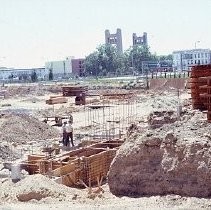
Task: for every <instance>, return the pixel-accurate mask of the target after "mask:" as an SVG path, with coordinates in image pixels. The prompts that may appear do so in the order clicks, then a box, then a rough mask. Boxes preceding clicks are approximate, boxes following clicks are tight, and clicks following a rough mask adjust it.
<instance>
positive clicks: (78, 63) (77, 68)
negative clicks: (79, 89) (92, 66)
mask: <svg viewBox="0 0 211 210" xmlns="http://www.w3.org/2000/svg"><path fill="white" fill-rule="evenodd" d="M84 61H85V58H73V59H72V60H71V63H72V73H73V74H74V75H78V76H83V75H84V71H85V68H84Z"/></svg>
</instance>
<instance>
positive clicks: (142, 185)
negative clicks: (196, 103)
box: [108, 112, 211, 197]
mask: <svg viewBox="0 0 211 210" xmlns="http://www.w3.org/2000/svg"><path fill="white" fill-rule="evenodd" d="M191 114H192V113H189V118H188V117H185V116H184V117H183V119H182V121H181V122H179V121H176V122H175V123H173V124H169V125H165V126H163V127H161V128H159V129H154V130H151V129H148V130H147V131H146V132H143V131H142V133H139V132H137V133H133V136H130V137H129V138H128V139H127V141H126V143H125V144H124V145H122V147H121V148H120V150H119V152H118V153H117V156H116V158H115V159H114V161H113V163H112V165H111V168H110V172H109V176H108V183H109V187H110V190H111V192H112V193H113V194H115V195H136V196H137V195H164V194H178V195H181V196H195V197H209V196H210V195H211V193H210V192H211V157H210V152H211V132H210V129H211V125H210V124H209V123H207V122H206V121H205V120H204V118H205V117H206V116H203V114H202V113H199V112H195V114H194V115H193V116H191V117H190V115H191Z"/></svg>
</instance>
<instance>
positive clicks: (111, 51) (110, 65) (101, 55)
mask: <svg viewBox="0 0 211 210" xmlns="http://www.w3.org/2000/svg"><path fill="white" fill-rule="evenodd" d="M123 67H124V64H123V55H122V54H119V53H118V51H117V49H116V47H114V46H112V45H108V44H106V45H100V46H99V47H98V48H97V49H96V51H95V52H93V53H91V54H90V55H88V56H87V57H86V59H85V71H86V74H87V75H90V74H91V75H94V76H98V75H102V76H104V75H106V74H108V73H110V74H117V73H119V72H121V70H122V68H123Z"/></svg>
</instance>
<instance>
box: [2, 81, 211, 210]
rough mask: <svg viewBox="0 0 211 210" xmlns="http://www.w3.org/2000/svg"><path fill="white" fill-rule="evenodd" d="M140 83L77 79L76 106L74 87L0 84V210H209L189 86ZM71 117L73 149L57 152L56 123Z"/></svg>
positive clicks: (202, 122) (206, 172)
mask: <svg viewBox="0 0 211 210" xmlns="http://www.w3.org/2000/svg"><path fill="white" fill-rule="evenodd" d="M135 82H137V81H136V80H135V81H134V83H135ZM125 83H128V84H130V83H131V82H130V81H127V80H126V82H125ZM144 83H145V80H144V79H143V80H141V81H138V82H137V85H135V86H134V88H133V87H131V86H130V87H129V88H125V84H123V83H122V82H117V81H116V82H113V83H109V82H106V81H100V80H99V81H98V83H97V84H96V83H95V84H94V85H93V84H92V82H90V81H86V82H83V85H82V84H80V88H82V89H83V90H84V89H85V90H86V91H85V92H86V99H85V100H86V104H85V105H79V106H78V105H75V96H76V95H75V94H72V93H70V91H69V89H68V86H69V87H71V88H73V87H74V83H71V84H69V83H60V84H53V83H51V84H47V83H46V84H44V83H43V84H42V85H40V84H28V85H27V84H25V85H23V84H20V85H12V84H9V85H4V87H1V90H2V91H4V93H5V97H4V98H2V99H0V209H1V208H2V209H29V208H30V209H35V208H36V209H38V208H39V209H49V208H50V209H73V208H74V209H85V208H86V209H111V208H115V209H169V208H171V209H200V208H205V209H206V208H210V206H211V200H210V199H209V196H210V189H211V186H210V185H209V177H210V169H209V168H210V167H211V165H210V162H211V161H210V158H209V155H208V154H209V152H210V148H211V147H210V146H209V145H210V139H211V133H210V128H211V124H209V122H207V115H206V113H204V112H201V111H200V110H194V109H193V107H192V104H191V94H190V90H189V89H187V87H188V85H187V84H188V79H184V78H177V79H176V78H175V79H166V78H165V79H164V78H163V79H152V80H150V85H149V87H150V89H149V90H146V89H145V85H144ZM83 86H84V88H83ZM123 86H124V87H123ZM62 87H64V88H62ZM77 87H79V85H77ZM137 87H138V88H137ZM64 90H65V91H66V92H68V91H69V92H68V94H66V95H65V94H64ZM67 90H68V91H67ZM76 90H77V91H79V90H78V89H76ZM62 91H63V93H62ZM66 92H65V93H66ZM77 94H78V93H77ZM62 95H63V96H62ZM72 95H74V96H72ZM55 98H57V99H55ZM50 99H51V101H54V102H50V103H46V100H50ZM70 116H71V117H72V118H71V119H72V122H73V123H72V126H73V137H74V143H75V147H71V146H70V147H64V146H63V145H62V143H61V141H62V135H63V131H62V127H61V126H58V124H57V123H56V122H55V118H57V119H58V118H61V119H62V122H65V121H68V120H69V119H70ZM15 166H16V170H17V171H16V174H15V175H16V176H19V177H18V182H16V183H15V182H14V179H13V176H14V174H13V173H15V172H14V168H15ZM17 166H18V167H17ZM186 169H187V170H186ZM188 170H189V172H188ZM179 173H180V174H179ZM189 173H192V174H191V175H190V174H189ZM200 174H201V175H202V176H203V177H204V178H200ZM188 177H189V178H190V179H189V178H188ZM19 179H20V181H19ZM159 183H160V184H159ZM181 183H182V184H181ZM206 184H207V185H206ZM205 185H206V187H205ZM203 189H204V190H203Z"/></svg>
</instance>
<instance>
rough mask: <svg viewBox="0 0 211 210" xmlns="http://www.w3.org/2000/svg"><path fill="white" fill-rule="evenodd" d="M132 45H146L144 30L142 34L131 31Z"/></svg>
mask: <svg viewBox="0 0 211 210" xmlns="http://www.w3.org/2000/svg"><path fill="white" fill-rule="evenodd" d="M134 45H145V46H148V41H147V33H146V32H144V33H143V36H136V33H133V46H134Z"/></svg>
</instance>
